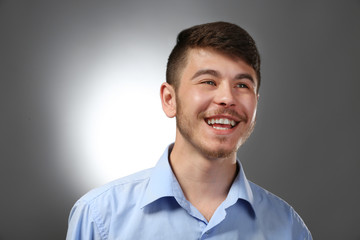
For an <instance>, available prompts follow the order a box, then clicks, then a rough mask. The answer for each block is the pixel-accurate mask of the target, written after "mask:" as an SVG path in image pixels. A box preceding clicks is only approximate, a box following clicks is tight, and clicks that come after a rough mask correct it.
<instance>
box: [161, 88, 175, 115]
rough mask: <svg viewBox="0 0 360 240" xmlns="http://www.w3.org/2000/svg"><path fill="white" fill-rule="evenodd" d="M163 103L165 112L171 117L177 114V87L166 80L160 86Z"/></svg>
mask: <svg viewBox="0 0 360 240" xmlns="http://www.w3.org/2000/svg"><path fill="white" fill-rule="evenodd" d="M160 98H161V105H162V108H163V111H164V113H165V114H166V116H168V117H169V118H173V117H175V116H176V98H175V89H174V88H173V86H171V85H170V84H168V83H166V82H164V83H163V84H161V87H160Z"/></svg>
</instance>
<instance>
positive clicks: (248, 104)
mask: <svg viewBox="0 0 360 240" xmlns="http://www.w3.org/2000/svg"><path fill="white" fill-rule="evenodd" d="M241 103H242V106H243V108H244V110H245V111H246V113H247V115H248V117H249V118H253V119H254V118H255V116H256V109H257V99H256V98H254V97H248V98H244V99H242V100H241Z"/></svg>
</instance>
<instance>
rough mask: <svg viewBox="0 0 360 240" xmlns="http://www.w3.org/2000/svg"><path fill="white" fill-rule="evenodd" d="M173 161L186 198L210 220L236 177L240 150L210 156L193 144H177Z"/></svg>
mask: <svg viewBox="0 0 360 240" xmlns="http://www.w3.org/2000/svg"><path fill="white" fill-rule="evenodd" d="M170 164H171V167H172V169H173V172H174V174H175V176H176V178H177V180H178V182H179V184H180V186H181V188H182V190H183V192H184V195H185V197H186V199H187V200H188V201H189V202H191V203H192V204H193V205H194V206H195V207H196V208H197V209H198V210H199V211H200V212H201V213H202V214H203V215H204V217H205V218H206V219H207V220H209V219H210V218H211V216H212V214H213V213H214V212H215V210H216V208H217V207H218V206H219V205H220V204H221V203H222V202H223V201H224V200H225V199H226V197H227V194H228V192H229V190H230V187H231V184H232V182H233V180H234V178H235V177H236V174H237V166H236V153H234V154H233V155H232V156H229V157H228V158H218V159H213V158H211V159H210V158H207V157H206V156H204V155H203V154H201V153H199V152H197V151H196V150H194V149H193V148H191V147H190V148H189V147H188V148H186V147H185V148H184V147H183V146H181V144H177V143H175V145H174V148H173V150H172V152H171V154H170Z"/></svg>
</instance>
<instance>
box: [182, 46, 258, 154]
mask: <svg viewBox="0 0 360 240" xmlns="http://www.w3.org/2000/svg"><path fill="white" fill-rule="evenodd" d="M256 90H257V79H256V73H255V71H254V69H253V68H252V67H251V66H249V65H248V64H247V63H246V62H244V61H243V60H241V59H238V58H236V59H235V58H231V57H229V56H226V55H224V54H221V53H219V52H217V51H214V50H212V49H208V48H205V49H201V48H197V49H191V50H189V52H188V57H187V64H186V65H185V67H184V69H183V71H182V74H181V76H180V83H179V86H178V89H177V91H176V123H177V137H176V141H179V142H180V141H181V142H182V143H184V144H187V145H188V146H191V147H192V148H194V149H196V150H197V151H199V152H200V153H201V154H203V155H204V156H205V157H208V158H225V157H230V156H232V155H233V154H236V151H237V149H238V148H239V147H240V145H241V144H242V143H244V142H245V140H246V139H247V138H248V136H249V135H250V134H251V132H252V130H253V127H254V125H255V117H256V108H257V101H258V95H257V91H256Z"/></svg>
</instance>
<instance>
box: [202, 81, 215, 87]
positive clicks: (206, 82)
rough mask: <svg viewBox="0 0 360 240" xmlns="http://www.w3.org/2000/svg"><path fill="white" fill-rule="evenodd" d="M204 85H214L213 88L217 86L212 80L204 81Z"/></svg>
mask: <svg viewBox="0 0 360 240" xmlns="http://www.w3.org/2000/svg"><path fill="white" fill-rule="evenodd" d="M202 83H204V84H208V85H212V86H216V83H215V82H214V81H211V80H207V81H203V82H202Z"/></svg>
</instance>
